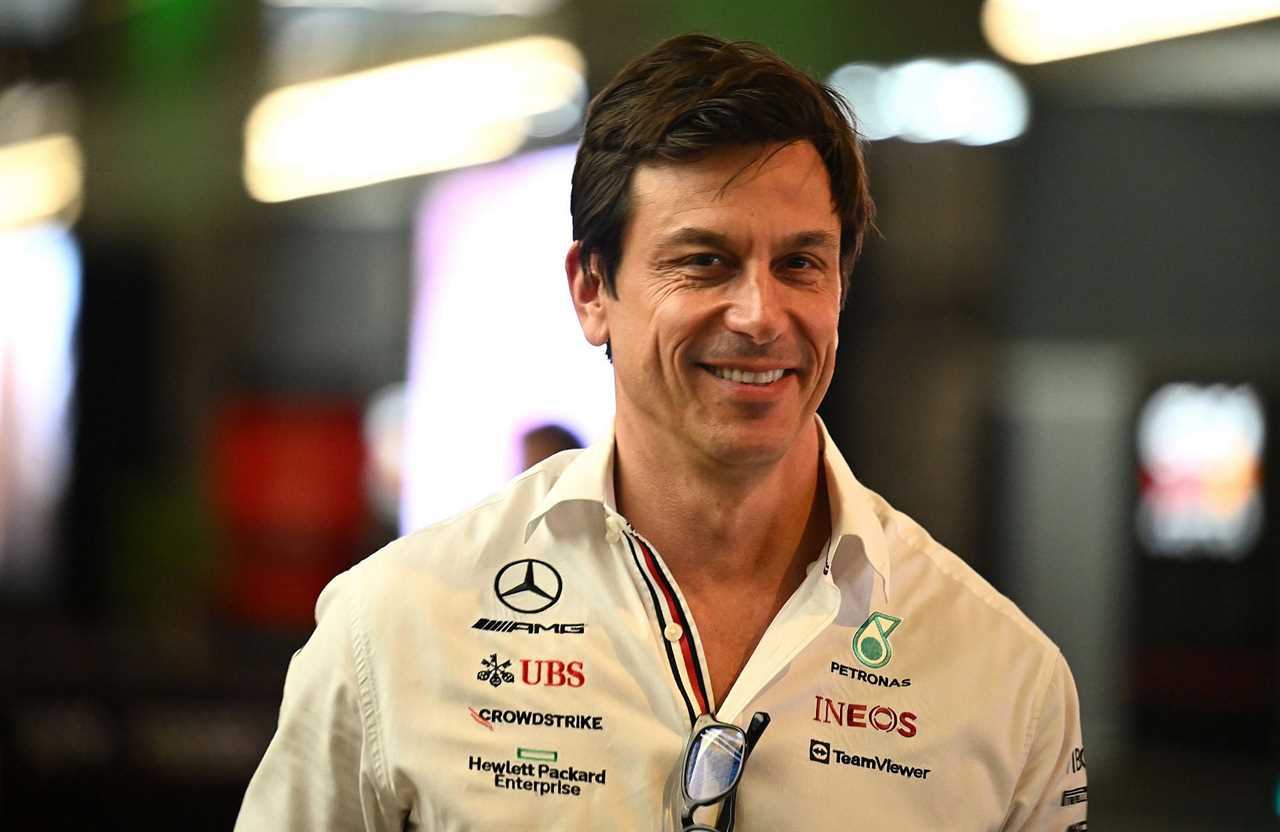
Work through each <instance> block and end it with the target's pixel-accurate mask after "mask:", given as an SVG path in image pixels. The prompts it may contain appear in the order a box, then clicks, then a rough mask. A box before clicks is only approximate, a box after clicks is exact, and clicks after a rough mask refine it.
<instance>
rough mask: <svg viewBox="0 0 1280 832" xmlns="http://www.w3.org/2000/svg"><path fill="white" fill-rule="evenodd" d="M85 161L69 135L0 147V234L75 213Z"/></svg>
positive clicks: (78, 201)
mask: <svg viewBox="0 0 1280 832" xmlns="http://www.w3.org/2000/svg"><path fill="white" fill-rule="evenodd" d="M83 168H84V158H83V156H82V155H81V153H80V145H79V143H77V142H76V140H75V139H74V138H72V137H71V136H68V135H63V134H59V135H54V136H44V137H42V138H39V139H35V140H33V141H28V142H22V143H19V144H10V145H4V146H0V231H3V230H4V229H6V228H14V227H17V226H21V225H28V224H30V223H35V222H39V221H41V220H47V219H50V218H52V217H55V216H59V215H64V216H66V215H70V214H74V212H75V211H77V210H78V209H79V206H80V195H81V188H82V174H81V172H82V170H83Z"/></svg>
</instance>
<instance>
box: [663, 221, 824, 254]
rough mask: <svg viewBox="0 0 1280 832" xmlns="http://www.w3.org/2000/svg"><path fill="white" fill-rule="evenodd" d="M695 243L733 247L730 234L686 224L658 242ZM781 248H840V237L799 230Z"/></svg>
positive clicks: (669, 244)
mask: <svg viewBox="0 0 1280 832" xmlns="http://www.w3.org/2000/svg"><path fill="white" fill-rule="evenodd" d="M685 245H695V246H710V247H712V248H719V249H728V248H730V247H731V241H730V239H729V236H728V235H726V234H721V233H720V232H719V231H712V230H711V229H709V228H698V227H697V226H684V227H683V228H679V229H677V230H675V231H673V232H672V233H671V234H669V235H667V236H666V237H665V238H663V240H662V241H661V242H660V243H659V244H658V248H659V249H660V250H661V249H668V248H676V247H678V246H685ZM780 247H781V248H786V249H797V248H837V249H838V248H839V247H840V238H839V237H838V236H837V235H835V234H832V233H831V232H830V231H797V232H796V233H794V234H789V235H788V236H786V237H784V238H783V240H782V245H781V246H780Z"/></svg>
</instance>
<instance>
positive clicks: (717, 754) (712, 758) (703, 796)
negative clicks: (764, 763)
mask: <svg viewBox="0 0 1280 832" xmlns="http://www.w3.org/2000/svg"><path fill="white" fill-rule="evenodd" d="M746 744H747V738H746V735H745V734H743V732H742V729H741V728H737V727H725V726H722V725H711V726H708V727H706V728H703V729H702V730H701V731H699V732H698V735H697V736H696V737H694V738H693V742H692V743H690V745H689V761H688V763H687V764H686V765H685V770H684V787H685V791H686V792H687V793H688V795H689V797H690V799H692V800H693V801H694V802H696V803H707V802H710V801H713V800H718V799H720V798H721V797H724V796H725V794H727V793H728V792H729V790H730V789H732V788H733V787H734V785H736V784H737V782H738V775H739V774H740V773H741V772H742V756H743V753H744V751H745V749H746Z"/></svg>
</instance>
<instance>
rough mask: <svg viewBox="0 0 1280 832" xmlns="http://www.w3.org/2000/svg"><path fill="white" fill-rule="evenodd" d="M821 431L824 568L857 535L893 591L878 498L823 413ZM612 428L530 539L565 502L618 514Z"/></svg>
mask: <svg viewBox="0 0 1280 832" xmlns="http://www.w3.org/2000/svg"><path fill="white" fill-rule="evenodd" d="M817 421H818V431H819V433H820V435H821V438H822V461H823V466H824V470H825V472H826V476H827V498H828V500H829V501H830V503H831V541H830V544H829V546H828V547H827V552H826V555H825V559H826V567H827V568H826V569H824V571H825V572H827V573H828V575H829V574H830V566H831V563H832V562H833V561H834V560H835V558H836V557H837V556H839V555H840V553H841V552H842V551H843V550H845V549H847V548H848V546H847V545H846V544H847V542H850V541H851V539H854V538H856V539H857V540H860V541H861V542H862V550H863V552H864V553H865V554H866V557H867V561H868V562H869V563H870V564H871V568H872V569H874V570H875V571H876V573H877V574H878V575H879V576H880V579H881V581H882V582H883V586H884V595H885V598H886V599H887V598H888V596H889V547H888V544H887V543H886V542H885V536H884V529H883V527H882V526H881V523H880V518H879V516H878V515H877V514H876V511H875V503H874V500H873V498H872V495H871V492H870V491H868V490H867V489H866V488H865V487H864V486H863V485H862V484H861V483H860V482H858V481H857V479H855V478H854V476H853V472H852V471H850V470H849V464H848V463H847V462H845V460H844V457H843V456H841V455H840V451H839V450H838V449H837V448H836V445H835V443H834V442H832V441H831V435H830V434H829V433H828V432H827V426H826V425H825V424H824V423H823V421H822V419H821V418H818V419H817ZM613 453H614V444H613V430H612V429H610V430H609V432H608V434H607V435H606V436H604V437H602V438H601V439H600V440H599V441H597V442H595V443H593V444H592V445H591V446H590V447H588V448H587V449H585V450H583V451H582V452H581V453H579V454H578V455H577V456H576V457H574V459H573V461H572V462H570V463H569V464H568V465H567V466H565V469H564V470H563V471H562V472H561V473H560V476H559V477H558V478H557V479H556V481H555V484H554V485H552V486H551V488H550V490H548V491H547V493H546V494H545V495H544V496H543V498H542V500H541V501H540V502H539V503H538V506H537V508H535V509H534V511H533V514H531V515H530V516H529V520H528V522H527V523H526V524H525V528H524V539H525V542H526V543H527V542H528V541H529V538H530V537H532V536H533V533H534V531H535V530H536V529H537V527H538V524H539V523H541V522H542V519H543V518H544V517H546V515H547V514H548V513H549V512H551V510H552V509H554V508H555V507H556V506H558V505H560V504H561V503H567V502H577V501H586V502H593V503H597V504H599V505H600V506H601V507H602V508H604V510H605V513H606V515H613V514H617V511H618V510H617V503H616V502H615V501H614V494H613Z"/></svg>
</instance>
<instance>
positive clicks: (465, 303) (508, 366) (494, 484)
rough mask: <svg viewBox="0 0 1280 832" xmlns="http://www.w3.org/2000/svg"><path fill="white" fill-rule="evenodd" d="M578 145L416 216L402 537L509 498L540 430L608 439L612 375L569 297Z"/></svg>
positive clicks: (449, 184)
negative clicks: (497, 495)
mask: <svg viewBox="0 0 1280 832" xmlns="http://www.w3.org/2000/svg"><path fill="white" fill-rule="evenodd" d="M574 154H575V148H574V147H571V146H569V147H558V148H555V149H552V150H544V151H540V152H537V153H529V154H523V155H520V156H517V157H515V158H513V159H511V160H508V161H506V162H503V163H502V164H500V165H494V166H491V167H487V168H480V169H477V170H472V171H464V172H460V173H456V174H453V175H451V176H449V177H447V178H446V179H444V180H443V181H441V182H440V183H439V184H438V185H437V186H435V187H433V188H432V189H431V191H430V192H429V193H428V195H427V197H426V198H425V199H424V200H423V204H422V209H421V211H420V213H419V216H418V232H417V238H416V242H415V248H416V249H417V252H418V262H417V266H416V272H417V281H416V282H417V286H416V290H417V291H416V297H415V301H414V310H413V319H412V324H411V330H410V343H409V387H408V400H407V410H406V415H405V448H404V460H405V462H404V492H403V496H402V501H401V512H400V527H401V529H402V530H404V531H409V530H411V529H416V528H418V527H420V526H423V525H426V524H427V523H431V522H435V521H437V520H441V519H443V518H445V517H448V516H450V515H451V514H453V513H455V512H457V511H460V510H462V509H464V508H466V507H467V506H470V505H474V504H475V503H476V502H478V501H479V500H481V499H483V498H484V497H486V496H487V495H489V494H491V493H493V492H495V491H497V490H498V489H499V488H501V487H502V485H503V484H504V483H506V482H507V481H508V480H510V479H511V477H512V476H514V475H515V474H516V473H517V472H518V471H520V470H521V468H522V467H523V463H524V448H523V438H524V436H525V434H526V433H528V432H529V430H530V429H532V428H535V427H539V426H542V425H547V424H556V425H561V426H563V427H565V428H568V429H569V430H570V431H572V432H573V433H575V434H577V435H578V436H579V437H581V438H582V439H584V440H585V441H587V442H591V441H593V440H595V439H597V438H599V437H600V436H602V435H603V434H604V433H606V432H607V431H608V430H609V426H610V424H611V421H612V418H613V369H612V367H611V366H610V364H609V362H608V361H607V360H606V359H605V357H604V353H603V351H601V350H597V349H595V348H593V347H591V346H590V345H589V344H587V342H586V340H585V339H584V338H583V336H582V329H581V328H580V326H579V324H578V319H577V316H576V315H575V314H574V311H573V305H572V303H571V302H570V299H569V293H568V291H567V284H566V283H565V275H564V255H565V252H566V251H567V250H568V247H569V244H570V241H571V240H572V239H573V230H572V228H571V227H570V224H569V212H568V211H567V210H566V209H565V206H567V205H568V204H569V180H570V175H571V174H572V172H573V160H574Z"/></svg>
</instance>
